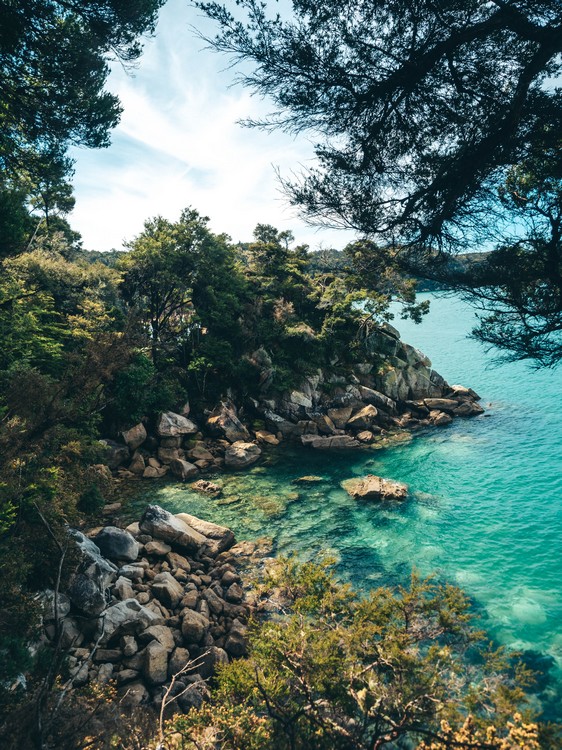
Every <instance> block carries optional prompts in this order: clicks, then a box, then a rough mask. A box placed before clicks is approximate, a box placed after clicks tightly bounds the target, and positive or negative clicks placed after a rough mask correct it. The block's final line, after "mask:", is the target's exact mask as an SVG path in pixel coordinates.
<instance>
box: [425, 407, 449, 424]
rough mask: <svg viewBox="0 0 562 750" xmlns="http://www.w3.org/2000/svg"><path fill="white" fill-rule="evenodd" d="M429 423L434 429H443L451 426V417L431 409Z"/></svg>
mask: <svg viewBox="0 0 562 750" xmlns="http://www.w3.org/2000/svg"><path fill="white" fill-rule="evenodd" d="M429 421H430V422H431V424H432V425H435V427H445V425H448V424H451V422H452V421H453V417H452V416H451V415H450V414H446V413H445V412H444V411H438V410H437V409H433V410H432V411H430V412H429Z"/></svg>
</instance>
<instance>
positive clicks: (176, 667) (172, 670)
mask: <svg viewBox="0 0 562 750" xmlns="http://www.w3.org/2000/svg"><path fill="white" fill-rule="evenodd" d="M190 661H191V656H190V654H189V651H188V650H187V649H186V648H182V647H181V646H178V647H177V648H175V649H174V650H173V652H172V655H171V656H170V660H169V662H168V677H173V676H174V675H175V674H178V672H181V671H182V669H184V667H185V666H186V665H187V664H189V662H190Z"/></svg>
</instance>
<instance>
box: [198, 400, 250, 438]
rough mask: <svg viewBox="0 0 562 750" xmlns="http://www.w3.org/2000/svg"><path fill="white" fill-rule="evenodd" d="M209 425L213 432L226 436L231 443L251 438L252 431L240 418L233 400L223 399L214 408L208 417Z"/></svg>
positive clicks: (219, 435)
mask: <svg viewBox="0 0 562 750" xmlns="http://www.w3.org/2000/svg"><path fill="white" fill-rule="evenodd" d="M207 427H208V428H209V431H210V432H211V434H213V435H215V436H217V437H225V438H226V439H227V440H228V441H229V442H230V443H236V442H237V441H238V440H242V441H244V440H249V439H250V433H249V432H248V430H247V429H246V428H245V427H244V425H243V424H242V422H241V421H240V420H239V419H238V415H237V414H236V408H235V406H234V404H233V403H232V402H231V401H221V403H220V404H219V405H218V406H217V407H215V409H213V411H212V412H211V414H210V416H209V418H208V419H207Z"/></svg>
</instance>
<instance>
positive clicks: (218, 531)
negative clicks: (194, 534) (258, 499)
mask: <svg viewBox="0 0 562 750" xmlns="http://www.w3.org/2000/svg"><path fill="white" fill-rule="evenodd" d="M176 518H179V519H180V521H183V522H184V523H186V524H187V525H188V526H190V527H191V528H192V529H195V531H198V532H199V533H200V534H203V536H205V537H206V538H207V542H206V544H207V549H209V550H210V551H211V552H212V553H213V554H214V555H218V554H219V553H220V552H223V551H224V550H226V549H229V548H230V547H232V545H233V544H234V543H235V541H236V540H235V539H234V532H233V531H231V530H230V529H228V528H227V527H226V526H219V525H218V524H216V523H211V522H210V521H203V520H202V519H201V518H197V517H196V516H191V515H190V514H189V513H177V514H176Z"/></svg>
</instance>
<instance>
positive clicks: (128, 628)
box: [44, 505, 267, 710]
mask: <svg viewBox="0 0 562 750" xmlns="http://www.w3.org/2000/svg"><path fill="white" fill-rule="evenodd" d="M71 534H72V536H73V537H74V539H75V541H76V543H77V546H78V549H79V552H80V558H81V562H80V565H79V567H78V569H77V571H76V572H75V574H74V576H73V578H72V580H71V583H70V586H69V588H68V591H67V592H64V593H62V592H61V593H59V594H58V595H57V597H56V600H57V618H55V608H54V602H55V597H54V595H53V593H52V592H46V593H45V594H44V602H45V607H44V609H45V610H46V614H45V622H46V633H47V636H48V637H50V638H55V637H56V636H57V632H58V633H59V634H60V637H61V645H62V647H63V648H66V649H69V654H70V656H69V669H70V674H71V676H72V679H73V685H74V686H75V687H78V686H82V685H84V684H86V683H87V682H93V681H96V682H100V683H106V682H108V681H109V680H114V681H115V683H116V685H117V687H118V690H119V692H120V694H121V696H122V697H123V699H124V701H125V703H126V704H128V705H131V706H132V705H138V704H140V703H145V702H146V703H148V702H155V703H158V702H160V701H161V700H162V698H163V695H164V693H165V690H166V688H167V686H168V685H169V684H170V680H171V677H172V675H175V674H177V673H179V672H182V670H184V671H183V672H182V674H181V676H180V677H179V679H178V680H177V681H176V683H175V685H174V691H177V694H179V693H180V692H182V691H183V690H185V688H186V687H188V686H191V687H190V689H189V690H187V691H186V692H185V693H184V694H183V695H182V696H181V697H179V698H178V701H179V704H180V707H181V708H182V709H183V710H187V709H189V708H190V707H191V706H194V705H200V704H201V702H202V700H203V699H204V696H205V693H206V683H205V681H206V680H207V679H208V678H209V677H211V676H212V674H213V673H214V671H215V669H216V666H217V665H218V664H223V663H227V662H228V661H229V660H231V659H234V658H237V657H240V656H243V655H244V654H245V653H246V630H247V624H248V619H249V617H250V614H251V611H252V607H251V606H250V604H249V602H248V601H247V595H246V592H245V590H244V588H243V586H242V581H241V578H240V572H239V568H240V566H241V565H242V564H244V562H245V563H249V564H251V565H255V564H257V559H258V558H260V557H264V556H265V554H266V553H267V550H266V549H263V548H262V549H261V552H260V549H259V548H258V547H257V545H256V544H252V543H249V542H244V543H241V544H238V545H236V544H235V539H234V534H233V533H232V531H231V530H230V529H227V528H224V527H221V526H218V525H216V524H213V523H210V522H208V521H203V520H201V519H199V518H196V517H195V516H190V515H188V514H183V513H180V514H178V515H172V514H171V513H169V512H168V511H166V510H164V509H162V508H160V507H159V506H157V505H150V506H148V508H147V509H146V511H145V512H144V515H143V517H142V519H141V521H140V523H133V524H131V525H130V526H128V527H127V528H126V529H120V528H117V527H115V526H106V527H103V528H101V529H98V530H95V531H94V532H92V533H91V534H90V536H91V537H92V538H88V537H86V536H84V535H83V534H82V533H81V532H79V531H76V530H73V531H72V532H71ZM57 621H58V622H57ZM57 625H58V628H57ZM186 665H189V666H187V668H186Z"/></svg>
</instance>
